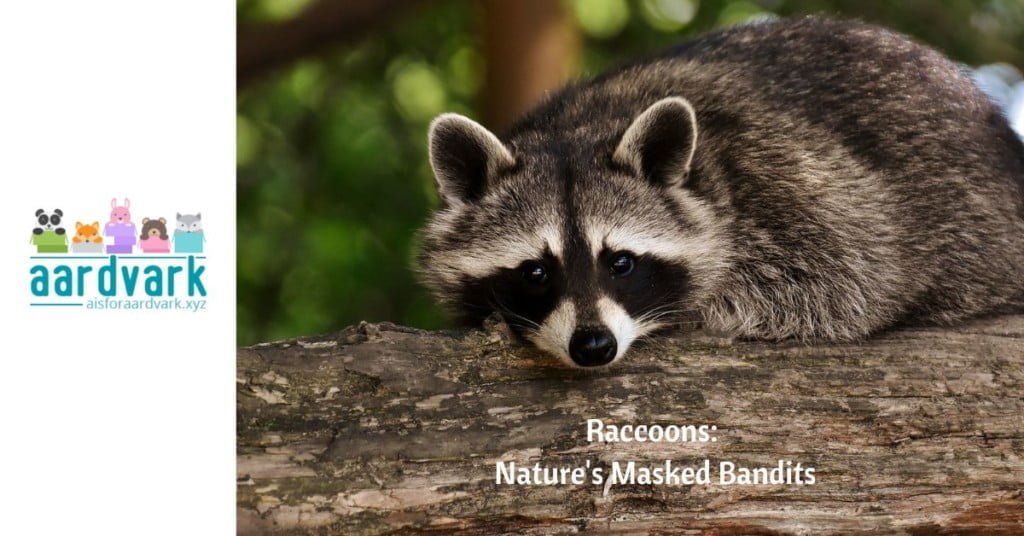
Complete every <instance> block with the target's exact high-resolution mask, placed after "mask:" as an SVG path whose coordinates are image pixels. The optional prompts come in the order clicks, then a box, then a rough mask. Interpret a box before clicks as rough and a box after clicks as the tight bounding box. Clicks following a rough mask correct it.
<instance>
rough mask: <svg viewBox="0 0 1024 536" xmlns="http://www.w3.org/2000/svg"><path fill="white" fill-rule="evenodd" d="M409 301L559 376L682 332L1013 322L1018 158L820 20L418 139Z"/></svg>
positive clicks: (701, 45)
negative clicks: (425, 179) (423, 217)
mask: <svg viewBox="0 0 1024 536" xmlns="http://www.w3.org/2000/svg"><path fill="white" fill-rule="evenodd" d="M429 152H430V163H431V166H432V168H433V172H434V175H435V177H436V180H437V186H438V190H439V197H440V199H441V207H440V208H439V210H437V212H436V213H435V214H433V216H432V217H431V218H430V220H429V222H428V223H427V224H426V227H425V229H424V231H423V233H422V237H421V238H422V240H421V244H422V246H421V252H420V254H419V257H418V265H419V271H420V273H421V277H422V280H423V282H424V283H425V284H426V285H427V286H428V287H429V288H431V289H432V290H433V291H434V292H435V294H436V295H437V296H438V297H439V299H440V300H441V301H442V302H444V303H446V304H448V305H450V306H452V307H453V308H454V309H455V310H456V311H457V312H458V313H459V315H460V317H461V318H462V319H463V320H465V321H467V322H479V321H481V319H483V318H485V317H486V316H488V315H489V314H491V313H492V312H498V313H500V314H501V315H502V317H503V318H504V320H505V321H506V322H507V323H508V325H509V326H510V327H511V328H512V329H513V331H515V332H516V333H517V334H519V335H520V336H521V337H522V338H524V339H526V340H527V341H530V342H532V343H533V344H535V345H536V346H537V347H539V348H540V349H542V350H544V351H546V352H548V353H550V354H553V355H554V356H557V357H558V358H560V359H561V360H563V361H564V362H565V363H567V364H569V365H572V366H582V367H590V366H600V365H606V364H609V363H611V362H614V361H615V360H617V359H619V358H621V357H622V355H623V354H624V353H625V352H626V351H627V350H628V349H629V347H630V345H631V344H633V342H634V341H636V340H637V339H640V338H643V337H645V336H649V335H651V334H654V333H657V332H659V331H662V330H664V329H666V328H676V329H695V328H697V327H702V326H703V327H705V328H710V329H714V330H719V331H724V332H729V333H732V334H735V335H736V336H739V337H744V338H754V339H765V340H771V341H779V340H786V339H791V340H797V341H814V340H823V341H850V340H855V339H860V338H863V337H867V336H869V335H871V334H873V333H875V332H878V331H880V330H883V329H886V328H889V327H892V326H894V325H899V324H910V323H927V324H949V323H952V322H956V321H959V320H961V319H965V318H968V317H972V316H976V315H980V314H984V313H992V312H996V311H1000V310H1005V309H1007V308H1015V307H1020V306H1021V305H1022V304H1024V146H1022V144H1021V141H1020V139H1018V137H1017V136H1016V135H1015V133H1014V132H1013V131H1012V130H1011V128H1010V127H1009V125H1008V123H1007V121H1006V120H1005V118H1004V117H1003V116H1002V115H1001V112H1000V110H999V109H998V108H997V107H996V106H994V105H993V104H992V103H991V102H990V101H989V99H988V98H987V97H986V96H985V95H984V94H983V93H982V92H981V91H980V90H979V89H978V88H977V87H975V85H974V84H973V83H972V82H971V79H970V77H969V75H968V74H967V72H966V71H965V69H963V68H962V67H960V66H958V65H957V64H955V63H953V62H952V61H950V60H949V59H946V58H945V57H943V56H942V55H941V54H940V53H938V52H936V51H935V50H932V49H930V48H927V47H925V46H922V45H919V44H916V43H914V42H912V41H911V40H909V39H908V38H906V37H904V36H901V35H899V34H896V33H893V32H891V31H889V30H886V29H883V28H879V27H875V26H871V25H867V24H863V23H859V22H855V21H841V20H832V19H825V18H816V17H812V18H802V19H790V20H779V21H774V22H768V23H761V24H754V25H748V26H742V27H735V28H732V29H727V30H724V31H719V32H717V33H711V34H708V35H706V36H703V37H700V38H698V39H696V40H694V41H691V42H688V43H685V44H682V45H681V46H678V47H676V48H675V49H672V50H670V51H668V52H667V53H665V54H663V55H660V56H656V57H653V58H650V59H647V60H645V61H640V62H638V63H634V64H631V65H627V66H624V67H622V68H619V69H617V70H614V71H611V72H608V73H606V74H603V75H601V76H598V77H597V78H595V79H593V80H591V81H584V82H580V83H577V84H574V85H571V86H570V87H568V88H565V89H563V90H562V91H560V92H558V93H555V94H553V95H551V96H550V97H549V98H548V99H547V100H546V102H544V103H542V104H540V105H539V106H538V107H537V108H535V109H534V110H532V111H530V112H528V113H527V114H526V115H525V116H524V117H522V118H521V119H520V120H519V121H518V122H517V123H515V124H514V125H513V126H512V128H511V129H510V130H509V131H508V132H507V133H506V134H505V135H504V136H502V137H501V138H499V137H498V136H496V135H494V134H492V133H491V132H489V131H488V130H487V129H485V128H484V127H483V126H481V125H479V124H477V123H475V122H473V121H472V120H470V119H467V118H466V117H462V116H460V115H455V114H443V115H441V116H439V117H438V118H436V119H435V120H434V121H433V123H432V124H431V126H430V129H429Z"/></svg>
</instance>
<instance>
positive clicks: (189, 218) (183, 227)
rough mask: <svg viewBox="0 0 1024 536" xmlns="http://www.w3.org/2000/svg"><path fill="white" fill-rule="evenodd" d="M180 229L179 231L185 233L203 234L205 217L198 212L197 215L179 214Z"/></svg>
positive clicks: (178, 228)
mask: <svg viewBox="0 0 1024 536" xmlns="http://www.w3.org/2000/svg"><path fill="white" fill-rule="evenodd" d="M177 216H178V218H177V219H178V227H177V230H178V231H181V232H183V233H201V232H203V216H202V213H199V212H196V213H195V214H182V213H180V212H179V213H178V215H177Z"/></svg>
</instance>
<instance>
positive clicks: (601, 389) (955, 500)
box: [237, 316, 1024, 534]
mask: <svg viewBox="0 0 1024 536" xmlns="http://www.w3.org/2000/svg"><path fill="white" fill-rule="evenodd" d="M237 381H238V397H237V408H238V421H237V422H238V430H237V438H238V446H237V454H238V465H237V469H238V499H237V508H238V530H239V533H241V534H268V533H271V534H307V533H309V534H381V533H400V534H417V533H466V534H495V533H513V534H518V533H529V534H569V533H581V532H586V533H599V534H601V533H605V534H612V533H614V534H625V533H630V534H632V533H654V534H705V533H709V534H808V533H813V534H819V533H841V534H852V533H880V534H892V533H895V534H1022V533H1024V492H1022V490H1024V316H1004V317H998V318H991V319H985V320H979V321H976V322H972V323H969V324H966V325H963V326H960V327H957V328H951V329H938V328H921V329H905V330H900V331H894V332H891V333H888V334H884V335H882V336H879V337H876V338H874V339H872V340H869V341H867V342H863V343H859V344H848V345H828V346H824V345H823V346H805V345H798V344H786V345H776V344H764V343H758V342H745V341H735V340H730V339H727V338H721V337H715V336H713V335H709V334H704V333H699V332H698V333H696V334H692V335H688V336H680V337H678V338H670V339H664V340H660V341H657V342H654V343H650V344H648V345H647V346H645V347H643V348H639V349H637V351H636V352H634V353H632V354H631V355H629V356H627V357H626V359H625V360H623V361H622V362H621V363H617V364H616V365H615V366H613V367H611V368H608V369H605V370H598V371H574V370H566V369H563V368H561V367H560V365H558V364H557V363H556V362H554V361H553V360H552V359H550V358H547V357H545V356H543V355H541V354H538V353H536V352H535V351H533V350H530V349H529V348H524V347H522V346H520V345H517V344H515V343H514V342H513V341H512V340H511V339H510V337H509V335H508V333H507V331H506V330H505V328H504V326H503V325H501V324H493V325H491V326H489V327H488V328H487V329H485V330H480V331H471V332H423V331H418V330H413V329H409V328H403V327H399V326H395V325H391V324H365V323H364V324H361V325H360V326H358V327H351V328H348V329H345V330H343V331H341V332H339V333H335V334H331V335H324V336H316V337H303V338H300V339H296V340H288V341H280V342H274V343H265V344H258V345H255V346H252V347H247V348H242V349H240V350H239V352H238V380H237ZM590 418H596V419H601V420H602V421H603V422H604V423H607V424H616V425H625V424H632V425H637V424H658V425H663V426H667V425H672V424H681V425H688V424H692V425H699V424H706V425H714V426H716V427H717V429H716V431H714V432H712V434H711V435H712V436H713V437H714V438H715V439H714V440H712V441H705V442H696V441H695V442H683V443H680V442H607V441H599V440H598V441H588V437H587V422H586V421H587V419H590ZM665 460H672V461H673V462H674V463H677V464H679V465H694V466H697V465H699V464H700V463H702V462H703V461H704V460H709V462H708V463H710V464H711V466H712V467H714V468H718V467H720V466H719V464H720V463H721V462H723V461H728V462H730V463H734V464H735V465H736V466H750V467H756V466H764V467H772V466H774V465H775V464H776V463H777V462H778V461H779V460H787V461H791V462H793V463H796V462H799V463H801V464H803V466H804V467H813V468H814V469H815V477H816V478H815V483H814V484H792V483H789V484H786V483H783V484H770V483H769V484H760V485H744V484H732V485H724V484H721V483H719V481H717V480H716V481H713V482H711V483H710V484H692V485H677V484H663V485H647V484H643V483H636V482H625V483H615V484H613V485H608V484H607V482H606V483H605V485H595V484H593V483H591V482H587V483H584V484H581V485H576V484H572V483H569V484H565V485H562V484H557V485H515V484H513V485H510V484H504V483H503V484H498V483H496V478H497V476H496V473H497V471H496V468H497V467H498V465H499V462H501V465H502V466H503V467H507V466H508V464H509V462H515V463H516V464H518V465H519V466H520V467H533V466H534V465H535V464H537V463H540V464H541V465H542V466H545V467H586V466H587V463H588V462H589V464H590V467H591V468H593V467H602V468H603V469H605V470H606V472H607V471H608V470H610V468H611V467H612V466H613V465H615V464H618V463H623V464H624V463H625V462H626V461H636V462H637V463H638V464H640V465H650V466H656V465H658V464H662V463H663V462H664V461H665Z"/></svg>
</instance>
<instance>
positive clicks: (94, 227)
mask: <svg viewBox="0 0 1024 536" xmlns="http://www.w3.org/2000/svg"><path fill="white" fill-rule="evenodd" d="M71 241H72V242H74V243H75V244H82V243H89V244H102V243H103V237H102V236H100V222H98V221H94V222H92V224H91V225H85V224H83V223H82V222H80V221H79V222H75V236H74V238H72V239H71Z"/></svg>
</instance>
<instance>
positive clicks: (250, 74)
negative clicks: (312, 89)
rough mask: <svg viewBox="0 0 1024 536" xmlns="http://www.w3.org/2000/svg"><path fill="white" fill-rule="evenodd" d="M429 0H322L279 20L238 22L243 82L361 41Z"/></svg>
mask: <svg viewBox="0 0 1024 536" xmlns="http://www.w3.org/2000/svg"><path fill="white" fill-rule="evenodd" d="M424 3H425V1H424V0H321V1H320V2H317V3H316V4H313V5H312V6H311V7H309V8H308V9H306V10H305V11H304V12H302V13H301V14H300V15H298V16H296V17H294V18H292V19H289V20H286V21H283V22H278V23H272V24H261V25H250V26H240V27H239V28H238V43H237V44H238V50H237V84H238V87H239V88H242V87H244V86H245V85H246V84H248V83H250V82H252V81H253V80H254V79H256V78H258V77H259V76H261V75H264V74H266V73H267V72H269V71H271V70H273V69H276V68H280V67H283V66H285V65H287V64H289V63H291V62H293V61H295V60H296V59H298V58H301V57H304V56H309V55H314V54H317V53H320V52H322V51H323V50H324V49H327V48H329V47H331V46H334V45H341V44H351V43H355V42H358V41H359V40H360V39H362V38H363V37H365V36H366V35H367V34H369V33H371V32H373V31H375V30H377V29H379V28H380V26H381V25H383V24H385V23H387V22H390V21H391V20H392V19H394V18H396V17H398V16H399V15H403V14H405V13H407V12H408V11H410V10H411V9H412V8H413V7H417V6H419V5H421V4H424Z"/></svg>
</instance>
